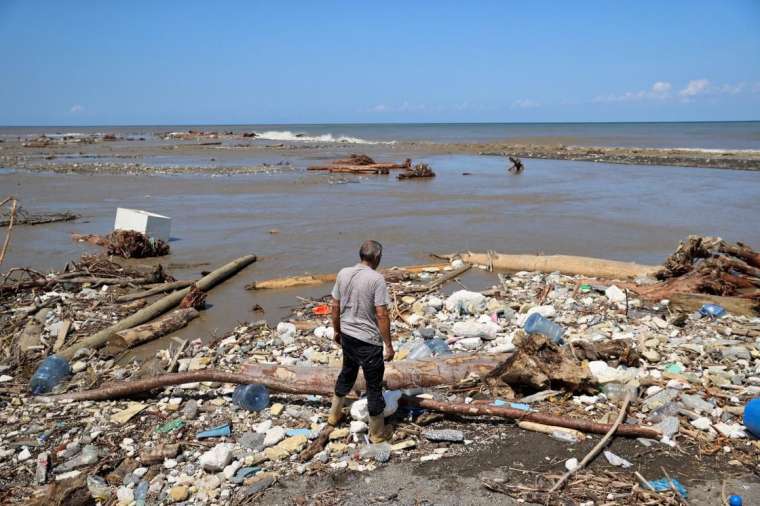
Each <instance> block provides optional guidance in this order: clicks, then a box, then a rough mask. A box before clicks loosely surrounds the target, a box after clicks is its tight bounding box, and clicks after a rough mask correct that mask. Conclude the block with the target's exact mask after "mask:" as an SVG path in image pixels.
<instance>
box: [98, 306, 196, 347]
mask: <svg viewBox="0 0 760 506" xmlns="http://www.w3.org/2000/svg"><path fill="white" fill-rule="evenodd" d="M198 316H200V313H199V312H198V310H196V309H194V308H192V307H191V308H187V309H176V310H174V311H172V312H171V313H168V314H166V315H164V316H162V317H161V318H159V319H157V320H154V321H152V322H148V323H144V324H143V325H138V326H137V327H133V328H131V329H125V330H120V331H118V332H115V333H114V335H113V337H111V339H109V344H110V345H113V346H114V347H117V348H121V349H127V348H133V347H135V346H137V345H139V344H143V343H147V342H148V341H152V340H154V339H157V338H159V337H161V336H165V335H166V334H169V333H170V332H174V331H175V330H179V329H181V328H182V327H184V326H186V325H187V324H188V323H189V322H190V321H192V320H193V319H195V318H197V317H198Z"/></svg>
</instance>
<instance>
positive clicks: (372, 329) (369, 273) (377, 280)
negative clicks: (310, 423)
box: [327, 241, 395, 443]
mask: <svg viewBox="0 0 760 506" xmlns="http://www.w3.org/2000/svg"><path fill="white" fill-rule="evenodd" d="M382 256H383V247H382V246H381V245H380V243H379V242H377V241H366V242H365V243H364V244H362V246H361V248H360V249H359V258H360V259H361V262H360V263H358V264H356V265H355V266H353V267H346V268H345V269H342V270H341V271H340V272H339V273H338V277H337V279H336V280H335V286H334V287H333V290H332V298H333V300H332V324H333V330H334V331H335V342H336V343H338V344H339V345H340V346H341V347H342V348H343V369H341V371H340V375H339V376H338V380H337V382H336V384H335V395H334V396H333V400H332V407H331V408H330V416H329V417H328V419H327V423H328V424H330V425H333V426H335V425H337V424H338V423H339V422H340V420H341V418H342V417H343V406H344V404H345V401H346V395H347V394H348V393H349V392H350V391H351V389H352V388H353V387H354V383H355V382H356V376H357V374H358V373H359V367H361V368H362V371H363V372H364V380H365V381H366V383H367V408H368V411H369V439H370V441H372V442H373V443H381V442H383V441H387V440H388V439H390V436H391V434H392V430H391V428H390V427H385V417H384V416H383V410H384V409H385V400H383V385H382V384H383V374H384V373H385V364H384V363H383V359H385V360H389V361H390V360H393V356H394V354H395V351H394V350H393V344H392V343H391V321H390V318H389V317H388V305H389V304H390V298H389V297H388V287H387V286H386V285H385V278H383V275H382V274H380V273H379V272H377V270H376V269H377V266H378V265H380V259H381V258H382ZM383 343H385V354H384V355H383Z"/></svg>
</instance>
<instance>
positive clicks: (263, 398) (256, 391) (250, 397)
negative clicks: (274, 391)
mask: <svg viewBox="0 0 760 506" xmlns="http://www.w3.org/2000/svg"><path fill="white" fill-rule="evenodd" d="M232 402H234V403H235V404H237V405H238V406H240V407H241V408H244V409H247V410H248V411H261V410H262V409H264V408H266V407H267V406H269V390H267V387H266V386H264V385H260V384H258V383H256V384H253V385H238V386H237V387H235V392H234V393H233V394H232Z"/></svg>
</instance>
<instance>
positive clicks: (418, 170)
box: [397, 163, 435, 179]
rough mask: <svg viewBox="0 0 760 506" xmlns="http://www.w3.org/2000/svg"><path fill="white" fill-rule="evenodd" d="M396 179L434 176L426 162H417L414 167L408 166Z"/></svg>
mask: <svg viewBox="0 0 760 506" xmlns="http://www.w3.org/2000/svg"><path fill="white" fill-rule="evenodd" d="M397 177H398V179H416V178H428V177H435V172H433V169H431V168H430V166H429V165H428V164H426V163H418V164H417V165H415V166H414V167H408V168H407V169H406V172H402V173H401V174H399V175H398V176H397Z"/></svg>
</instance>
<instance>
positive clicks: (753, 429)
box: [744, 397, 760, 438]
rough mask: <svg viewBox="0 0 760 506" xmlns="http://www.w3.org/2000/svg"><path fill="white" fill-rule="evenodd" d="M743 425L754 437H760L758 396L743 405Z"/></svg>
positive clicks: (759, 402)
mask: <svg viewBox="0 0 760 506" xmlns="http://www.w3.org/2000/svg"><path fill="white" fill-rule="evenodd" d="M744 426H745V427H747V430H748V431H749V432H750V433H751V434H752V435H753V436H755V437H756V438H760V397H758V398H756V399H752V400H751V401H749V402H748V403H747V405H746V406H745V407H744Z"/></svg>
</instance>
